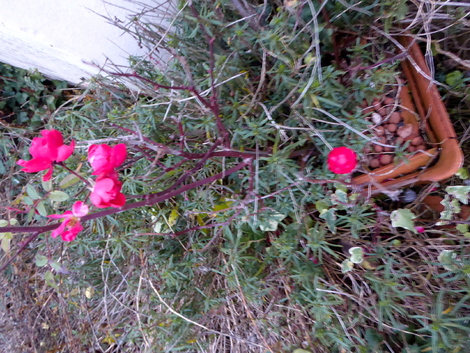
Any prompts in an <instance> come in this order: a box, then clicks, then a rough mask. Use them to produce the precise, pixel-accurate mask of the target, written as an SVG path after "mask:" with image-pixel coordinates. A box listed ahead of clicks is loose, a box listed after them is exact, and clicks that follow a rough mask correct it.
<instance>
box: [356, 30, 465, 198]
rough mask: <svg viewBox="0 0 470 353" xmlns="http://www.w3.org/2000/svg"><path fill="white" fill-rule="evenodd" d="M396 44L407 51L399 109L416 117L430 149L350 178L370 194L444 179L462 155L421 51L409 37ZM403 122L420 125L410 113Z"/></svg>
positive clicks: (453, 172)
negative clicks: (401, 107)
mask: <svg viewBox="0 0 470 353" xmlns="http://www.w3.org/2000/svg"><path fill="white" fill-rule="evenodd" d="M399 40H400V43H401V44H402V45H403V46H404V47H405V48H406V49H407V51H408V57H407V59H406V60H404V61H403V62H402V69H403V73H404V76H405V77H406V81H407V86H405V87H404V89H402V91H401V95H400V98H401V102H402V106H404V107H406V108H407V109H409V110H411V111H412V112H416V113H417V114H418V116H419V117H420V120H421V122H422V124H423V125H424V129H423V130H424V131H425V132H426V135H427V138H428V141H429V142H430V144H431V145H432V146H434V147H433V148H431V149H429V150H427V151H426V153H418V154H415V155H414V156H412V157H410V158H409V159H408V160H407V161H404V162H401V163H399V164H398V165H396V164H391V165H387V166H384V167H381V168H377V169H374V170H373V171H372V172H370V173H368V174H362V175H360V176H357V177H355V178H353V184H356V185H363V186H369V185H370V187H371V190H372V193H380V190H381V189H382V190H383V189H384V188H385V189H386V190H396V189H400V188H402V187H404V186H408V185H411V184H416V183H422V182H430V181H440V180H443V179H447V178H449V177H451V176H452V175H454V174H455V173H456V172H457V170H458V169H459V168H460V167H461V166H462V164H463V153H462V150H461V149H460V147H459V143H458V141H457V138H456V134H455V131H454V128H453V126H452V123H451V122H450V119H449V115H448V114H447V111H446V109H445V106H444V104H443V103H442V100H441V97H440V95H439V92H438V90H437V87H436V85H435V84H434V83H432V82H431V81H430V80H429V78H430V71H429V69H428V67H427V65H426V62H425V60H424V56H423V53H422V52H421V49H420V48H419V46H418V44H417V43H416V42H414V41H413V38H412V37H411V36H402V37H400V38H399ZM403 111H406V109H404V110H403ZM404 119H405V123H412V124H413V125H415V126H419V124H420V123H419V122H418V121H417V120H416V117H415V115H414V114H412V113H411V112H408V113H407V114H406V115H405V116H404ZM431 163H432V164H431ZM378 184H380V185H379V186H377V185H378Z"/></svg>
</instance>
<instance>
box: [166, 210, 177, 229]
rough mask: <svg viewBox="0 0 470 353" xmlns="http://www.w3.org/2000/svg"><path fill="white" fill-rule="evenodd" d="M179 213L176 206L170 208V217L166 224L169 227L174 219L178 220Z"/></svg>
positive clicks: (173, 222)
mask: <svg viewBox="0 0 470 353" xmlns="http://www.w3.org/2000/svg"><path fill="white" fill-rule="evenodd" d="M178 217H179V214H178V210H177V209H176V208H174V209H172V210H171V213H170V217H169V218H168V225H169V226H170V227H172V226H174V225H175V223H176V221H177V220H178Z"/></svg>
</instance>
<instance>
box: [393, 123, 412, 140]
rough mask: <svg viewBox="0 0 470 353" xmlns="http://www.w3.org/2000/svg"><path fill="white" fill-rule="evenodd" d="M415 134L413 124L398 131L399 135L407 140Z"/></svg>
mask: <svg viewBox="0 0 470 353" xmlns="http://www.w3.org/2000/svg"><path fill="white" fill-rule="evenodd" d="M412 133H413V124H406V125H405V126H402V127H400V128H399V129H398V130H397V135H398V136H400V137H401V138H402V139H406V138H407V137H409V136H410V135H411V134H412Z"/></svg>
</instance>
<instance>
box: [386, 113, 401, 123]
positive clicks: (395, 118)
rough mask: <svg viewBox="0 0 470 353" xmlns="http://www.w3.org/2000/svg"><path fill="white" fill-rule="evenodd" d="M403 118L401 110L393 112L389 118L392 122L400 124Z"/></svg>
mask: <svg viewBox="0 0 470 353" xmlns="http://www.w3.org/2000/svg"><path fill="white" fill-rule="evenodd" d="M400 120H401V115H400V113H399V112H393V113H392V115H390V119H388V122H389V123H390V124H398V123H399V122H400Z"/></svg>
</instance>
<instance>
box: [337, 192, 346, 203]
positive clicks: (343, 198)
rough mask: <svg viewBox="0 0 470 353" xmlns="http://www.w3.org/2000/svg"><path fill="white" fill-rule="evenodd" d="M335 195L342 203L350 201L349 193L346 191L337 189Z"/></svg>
mask: <svg viewBox="0 0 470 353" xmlns="http://www.w3.org/2000/svg"><path fill="white" fill-rule="evenodd" d="M335 195H336V197H337V199H338V201H339V202H341V203H348V202H349V200H348V194H347V193H346V192H345V191H343V190H339V189H337V190H336V191H335Z"/></svg>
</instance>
